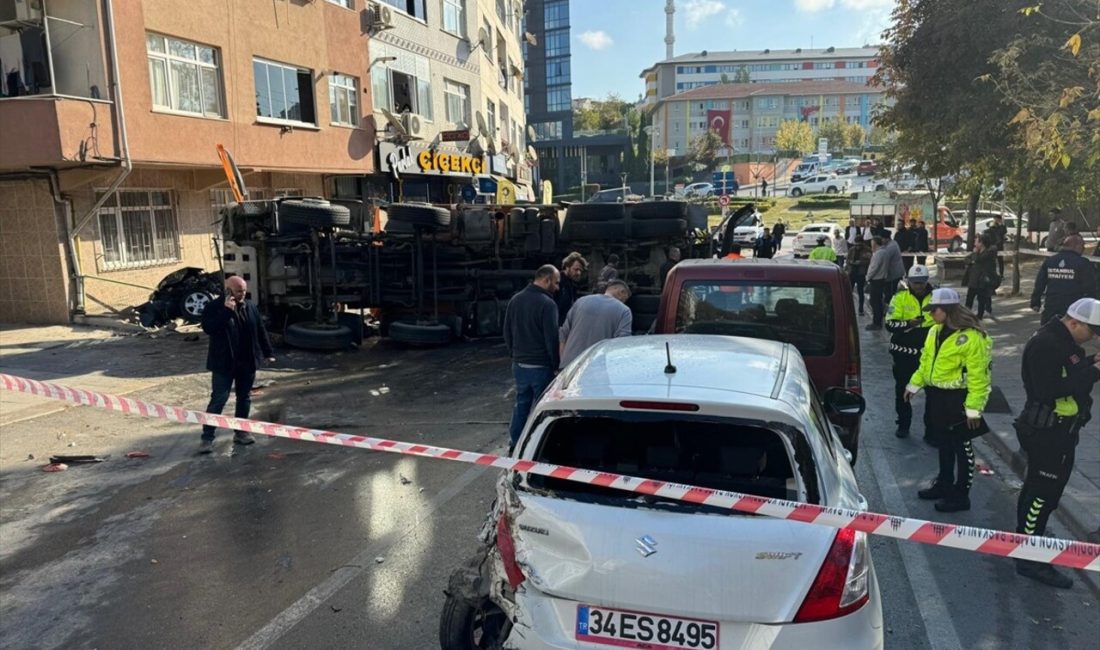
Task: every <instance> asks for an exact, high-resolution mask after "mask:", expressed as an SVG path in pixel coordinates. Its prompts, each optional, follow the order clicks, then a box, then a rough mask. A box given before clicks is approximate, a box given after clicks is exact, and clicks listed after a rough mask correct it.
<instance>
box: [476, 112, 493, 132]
mask: <svg viewBox="0 0 1100 650" xmlns="http://www.w3.org/2000/svg"><path fill="white" fill-rule="evenodd" d="M474 118H475V119H476V120H477V130H478V133H480V134H481V135H484V136H487V137H492V135H493V134H492V133H489V125H488V123H486V122H485V116H484V115H482V114H481V111H478V112H476V113H474Z"/></svg>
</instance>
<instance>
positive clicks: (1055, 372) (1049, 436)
mask: <svg viewBox="0 0 1100 650" xmlns="http://www.w3.org/2000/svg"><path fill="white" fill-rule="evenodd" d="M1098 335H1100V300H1096V299H1095V298H1081V299H1080V300H1077V301H1076V302H1074V303H1073V304H1071V305H1070V306H1069V308H1068V309H1066V315H1065V316H1063V317H1062V318H1060V319H1058V320H1052V321H1050V322H1049V323H1047V324H1046V325H1044V326H1043V327H1041V328H1040V329H1039V331H1038V332H1036V333H1035V334H1034V335H1033V336H1032V337H1031V339H1029V340H1028V342H1027V345H1025V346H1024V355H1023V364H1022V372H1023V379H1024V393H1025V394H1026V395H1027V399H1026V401H1025V402H1024V408H1023V410H1022V411H1021V412H1020V417H1019V418H1017V420H1016V423H1015V427H1016V435H1017V437H1018V438H1019V440H1020V448H1021V449H1022V450H1023V451H1024V453H1025V454H1027V474H1026V476H1025V478H1024V484H1023V487H1021V488H1020V498H1019V501H1018V502H1017V504H1016V532H1018V533H1023V534H1025V535H1040V536H1041V535H1043V534H1044V533H1045V532H1046V526H1047V520H1048V519H1049V518H1050V515H1051V513H1053V512H1054V510H1055V509H1056V508H1057V507H1058V501H1059V499H1061V497H1062V492H1063V490H1065V488H1066V483H1067V482H1068V481H1069V475H1070V472H1072V471H1073V463H1074V456H1075V452H1076V448H1077V443H1078V441H1079V440H1080V432H1081V430H1082V429H1083V428H1084V426H1085V424H1087V423H1088V421H1089V419H1090V417H1091V411H1092V399H1093V397H1092V390H1093V386H1094V385H1095V384H1096V383H1097V382H1098V381H1100V354H1093V355H1086V354H1085V350H1084V349H1083V348H1082V347H1081V346H1082V344H1084V343H1086V342H1087V341H1090V340H1092V339H1093V338H1095V337H1096V336H1098ZM1016 573H1018V574H1020V575H1022V576H1026V577H1028V578H1032V579H1033V580H1038V581H1039V582H1042V583H1044V584H1048V585H1050V586H1052V587H1058V588H1061V589H1069V588H1070V587H1071V586H1072V585H1073V580H1072V579H1071V578H1070V577H1069V576H1067V575H1065V574H1063V573H1060V572H1059V571H1057V570H1056V569H1055V568H1054V567H1052V566H1050V565H1049V564H1044V563H1040V562H1028V561H1024V560H1017V561H1016Z"/></svg>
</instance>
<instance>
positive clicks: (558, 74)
mask: <svg viewBox="0 0 1100 650" xmlns="http://www.w3.org/2000/svg"><path fill="white" fill-rule="evenodd" d="M569 80H570V74H569V58H568V57H564V58H560V59H550V60H549V61H547V62H546V84H547V85H548V86H555V85H558V84H567V83H569Z"/></svg>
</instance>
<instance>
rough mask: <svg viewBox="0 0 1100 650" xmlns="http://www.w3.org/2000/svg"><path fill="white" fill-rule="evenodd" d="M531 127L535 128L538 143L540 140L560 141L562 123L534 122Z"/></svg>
mask: <svg viewBox="0 0 1100 650" xmlns="http://www.w3.org/2000/svg"><path fill="white" fill-rule="evenodd" d="M532 126H534V127H535V135H536V136H537V137H538V139H539V140H540V141H542V140H560V139H561V127H562V123H561V122H560V121H558V122H536V123H535V124H533V125H532Z"/></svg>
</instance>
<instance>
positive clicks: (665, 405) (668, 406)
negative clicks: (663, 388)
mask: <svg viewBox="0 0 1100 650" xmlns="http://www.w3.org/2000/svg"><path fill="white" fill-rule="evenodd" d="M619 406H621V407H623V408H624V409H641V410H644V411H698V410H699V405H698V404H689V403H687V402H645V401H640V400H623V401H621V402H619Z"/></svg>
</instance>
